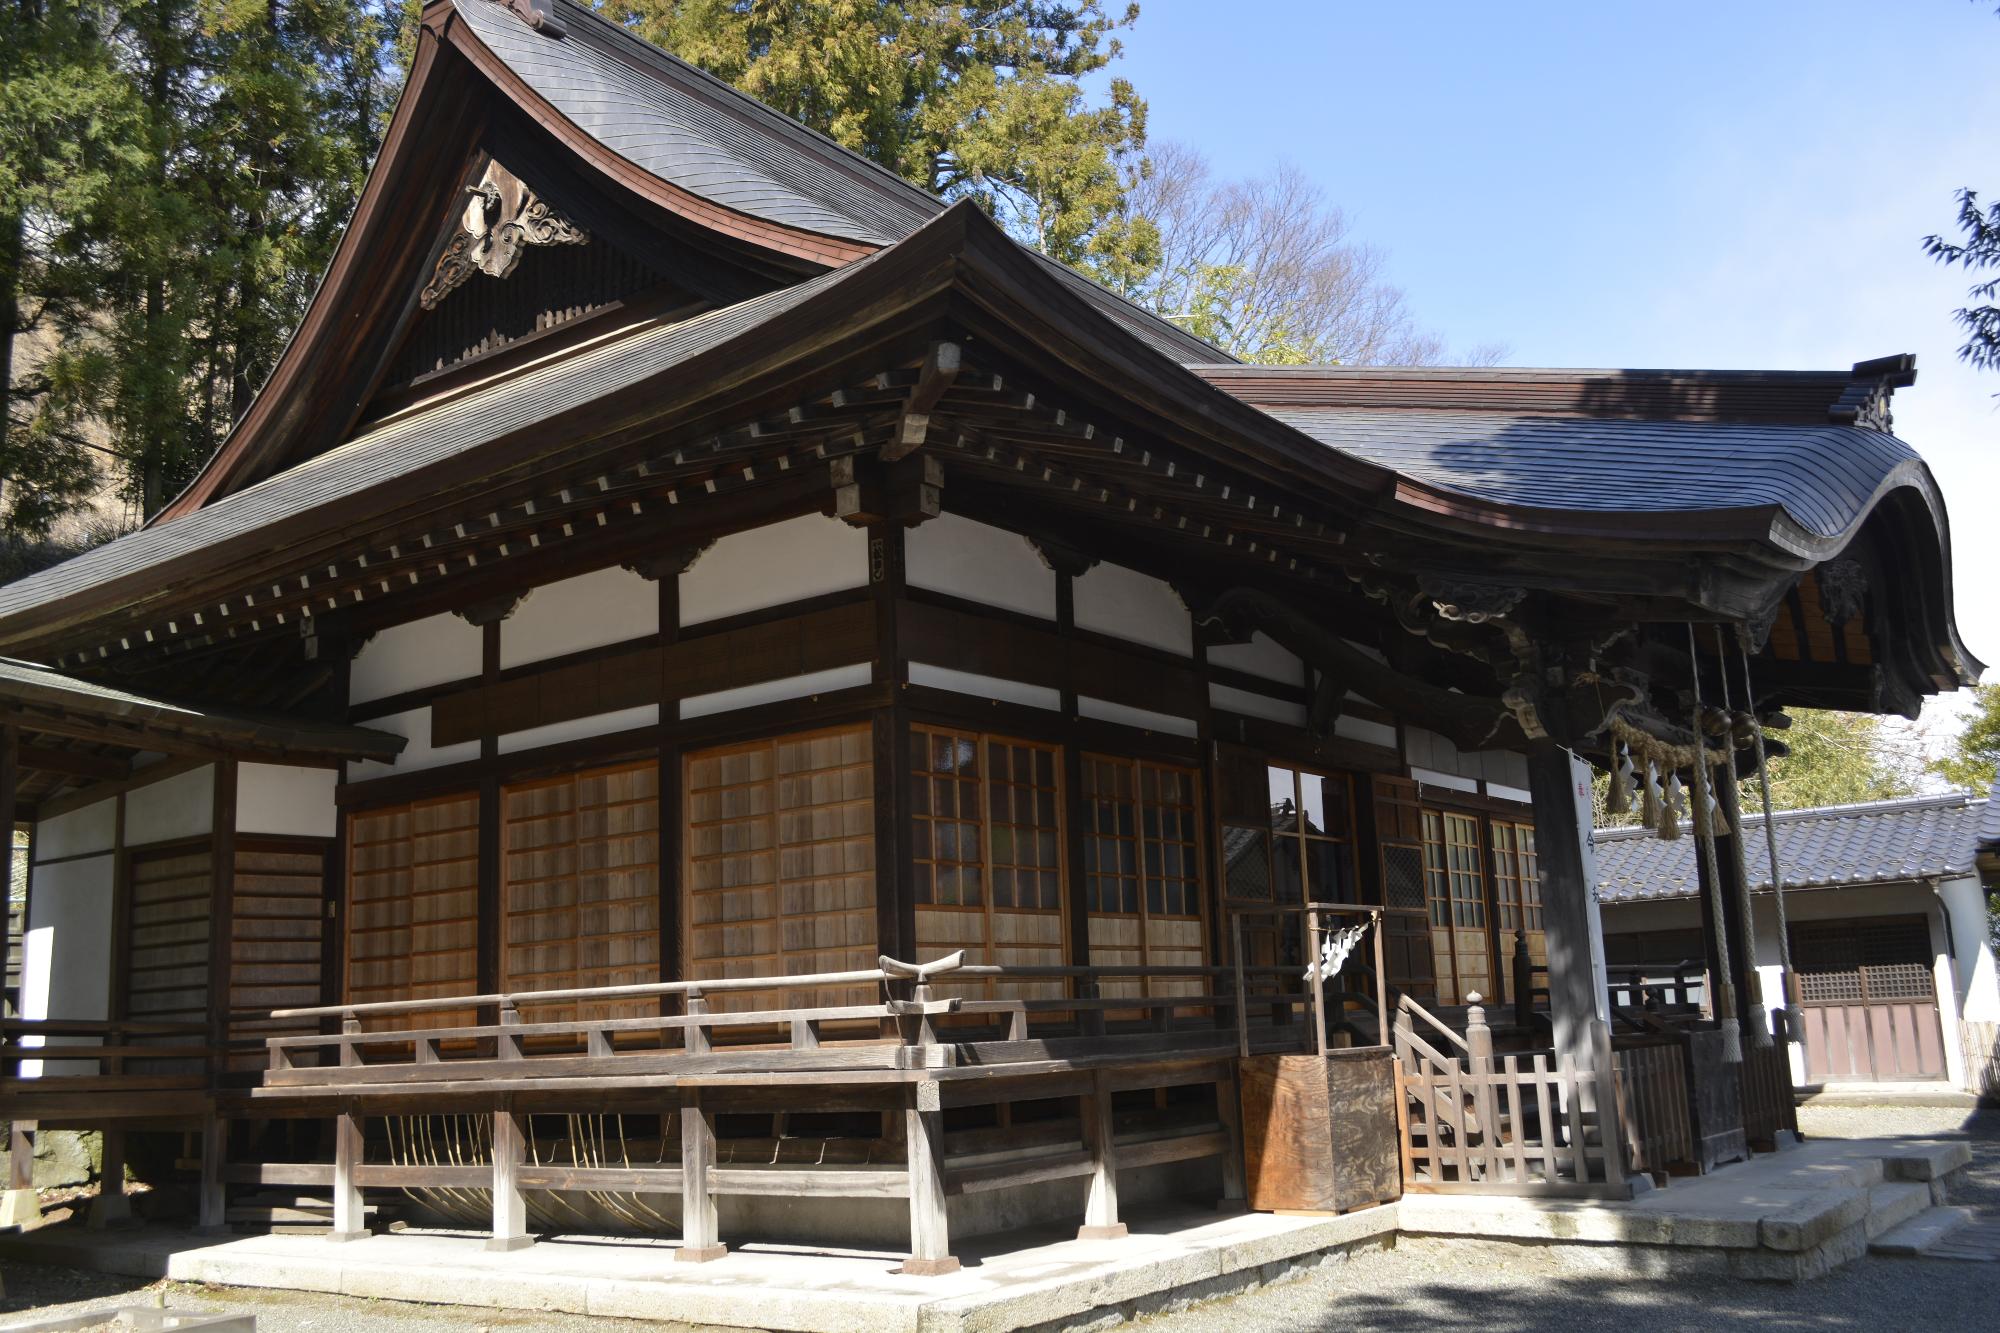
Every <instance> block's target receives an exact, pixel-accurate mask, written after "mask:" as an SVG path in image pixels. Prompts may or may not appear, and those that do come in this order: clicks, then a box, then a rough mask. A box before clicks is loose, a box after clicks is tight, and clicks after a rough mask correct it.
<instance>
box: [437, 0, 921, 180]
mask: <svg viewBox="0 0 2000 1333" xmlns="http://www.w3.org/2000/svg"><path fill="white" fill-rule="evenodd" d="M453 2H454V3H455V4H466V3H478V2H480V0H453ZM484 2H485V3H490V4H498V5H500V6H501V7H502V8H507V7H508V6H507V4H506V0H484ZM553 3H555V4H556V5H557V6H558V7H560V8H561V9H562V10H563V12H564V20H565V22H569V21H571V20H581V21H582V26H583V27H584V28H586V29H590V30H594V31H595V32H596V33H597V34H598V35H599V37H601V38H605V39H608V41H600V42H599V43H597V44H598V45H600V46H606V47H609V48H614V49H610V50H608V54H610V55H612V56H614V57H619V58H624V57H627V56H637V57H638V58H639V59H640V60H641V61H645V62H649V63H652V62H658V61H662V60H664V61H665V62H667V63H668V64H669V65H670V66H672V67H673V68H674V69H675V70H676V71H678V72H681V73H685V74H688V75H691V76H693V78H694V80H695V82H696V83H697V84H699V85H700V90H701V91H703V92H706V93H709V94H712V95H713V96H714V97H715V98H716V99H717V100H719V101H721V102H724V103H726V104H727V108H728V109H729V110H732V111H735V112H738V113H739V114H743V115H745V116H746V117H747V118H749V119H752V120H755V121H757V122H758V123H759V124H761V125H764V126H766V127H768V128H770V129H772V130H773V131H775V132H776V133H778V134H781V135H783V136H785V137H787V138H790V139H795V140H797V139H802V140H804V141H806V142H807V143H810V144H812V145H813V146H815V147H817V148H822V149H828V150H831V152H832V153H833V155H834V157H835V159H836V160H837V161H838V162H839V164H840V165H842V166H845V167H850V168H859V169H860V170H859V171H858V173H857V174H859V175H861V176H863V177H866V178H868V179H869V180H872V181H874V182H876V183H879V184H886V185H890V186H893V187H895V188H896V189H897V190H898V191H900V192H901V193H903V194H905V195H908V196H909V197H911V198H913V199H917V200H921V201H922V202H924V203H925V204H927V205H930V206H931V207H933V208H935V209H938V210H939V211H942V210H943V209H944V208H945V207H947V206H948V205H947V204H946V203H945V201H944V200H942V199H940V198H938V197H937V196H936V195H934V194H932V193H931V192H930V191H928V190H926V189H923V188H922V187H921V186H918V185H916V184H913V183H912V182H910V181H908V180H905V179H904V178H903V177H901V176H899V175H897V174H896V173H895V172H893V171H891V170H890V169H889V168H887V167H885V166H883V165H882V164H881V163H880V162H877V161H875V160H874V159H873V158H871V157H868V156H867V155H866V154H863V153H858V152H856V151H854V150H853V149H852V148H849V147H848V146H847V145H846V144H843V143H841V142H840V141H839V140H838V139H835V138H833V137H832V136H831V135H828V134H824V133H822V132H820V131H819V130H816V129H814V128H813V127H812V126H810V125H808V124H806V123H805V122H804V121H801V120H797V119H795V118H793V117H791V116H788V115H786V114H785V113H784V112H782V111H780V110H778V109H777V108H776V107H774V106H771V105H769V104H768V103H766V102H763V101H761V100H759V99H758V98H756V97H753V96H751V95H750V94H749V93H746V92H744V91H743V90H742V89H741V88H738V87H736V86H735V85H734V84H732V83H730V82H729V81H728V80H726V79H722V78H718V77H716V76H715V75H713V74H711V73H709V72H708V71H707V70H705V69H703V68H702V67H701V66H699V65H697V64H695V63H694V62H693V61H691V60H688V59H686V58H684V57H682V56H679V55H676V54H675V53H674V52H672V51H669V50H667V49H666V48H665V47H663V46H659V45H656V44H655V43H653V42H649V41H647V40H646V39H645V38H643V37H641V36H639V34H637V33H635V32H633V31H632V30H631V29H630V28H627V27H625V26H624V25H623V24H621V23H615V22H613V21H612V20H610V19H608V18H606V17H604V15H602V14H600V13H598V12H597V11H596V10H595V9H592V8H590V7H589V6H587V5H583V4H579V3H577V0H553ZM558 40H562V39H558ZM628 63H629V62H628Z"/></svg>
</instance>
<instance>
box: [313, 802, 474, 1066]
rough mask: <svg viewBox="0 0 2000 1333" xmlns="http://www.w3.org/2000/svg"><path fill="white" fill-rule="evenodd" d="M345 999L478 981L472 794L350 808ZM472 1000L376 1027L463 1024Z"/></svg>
mask: <svg viewBox="0 0 2000 1333" xmlns="http://www.w3.org/2000/svg"><path fill="white" fill-rule="evenodd" d="M347 826H348V849H347V865H348V880H347V970H346V978H347V1000H348V1002H349V1003H354V1004H366V1003H369V1002H371V1001H376V1000H418V999H429V998H433V997H443V996H453V995H473V994H476V993H477V991H478V984H479V797H478V795H477V794H475V793H472V792H467V793H465V794H463V795H456V796H441V797H436V798H434V799H431V800H424V801H415V802H411V803H410V804H407V805H392V806H380V807H377V808H375V809H373V810H362V811H356V812H355V813H354V814H353V815H352V816H350V817H349V819H348V821H347ZM473 1017H474V1013H473V1010H472V1009H470V1008H466V1009H463V1010H456V1009H454V1010H447V1011H440V1012H436V1013H427V1014H420V1015H413V1016H410V1017H407V1018H404V1019H401V1020H396V1021H380V1020H378V1021H377V1023H376V1024H375V1025H376V1026H380V1027H384V1028H388V1027H406V1028H407V1027H443V1026H447V1025H449V1024H454V1023H470V1022H471V1021H472V1020H473Z"/></svg>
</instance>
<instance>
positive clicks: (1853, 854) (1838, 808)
mask: <svg viewBox="0 0 2000 1333" xmlns="http://www.w3.org/2000/svg"><path fill="white" fill-rule="evenodd" d="M1993 804H1994V803H1993V802H1990V801H1988V800H1987V799H1986V798H1985V797H1974V796H1967V795H1966V794H1965V793H1963V792H1952V793H1950V794H1948V795H1944V796H1915V797H1908V798H1905V799H1902V800H1894V801H1871V802H1868V803H1866V804H1862V805H1832V806H1823V807H1821V808H1819V809H1815V810H1781V811H1779V812H1778V813H1777V814H1776V815H1775V816H1774V823H1773V827H1774V828H1775V829H1776V830H1777V835H1778V838H1777V841H1778V866H1779V869H1780V871H1781V872H1782V873H1783V875H1784V879H1785V887H1786V888H1788V889H1792V888H1824V887H1831V886H1835V885H1845V884H1886V883H1898V882H1901V881H1905V880H1912V879H1919V878H1923V877H1926V876H1932V875H1963V874H1970V873H1971V872H1972V868H1973V858H1974V855H1975V853H1976V850H1977V846H1978V841H1979V835H1980V825H1981V821H1982V820H1985V819H1987V818H1988V817H1989V811H1990V809H1991V807H1992V805H1993ZM1743 823H1744V832H1745V834H1746V835H1748V836H1747V841H1746V843H1745V847H1744V850H1745V852H1746V857H1745V865H1746V867H1747V869H1748V872H1749V878H1750V883H1751V886H1752V888H1754V889H1758V890H1768V889H1769V888H1770V887H1771V869H1770V859H1769V855H1768V853H1767V852H1766V851H1765V843H1764V834H1763V829H1764V817H1763V816H1762V815H1746V816H1745V817H1744V820H1743ZM1685 827H1686V826H1685V825H1684V826H1683V829H1684V830H1685ZM1594 842H1595V846H1596V859H1597V896H1598V899H1599V900H1600V901H1602V902H1605V903H1620V902H1640V901H1645V900H1648V899H1657V898H1691V897H1694V896H1695V895H1696V894H1697V893H1698V892H1700V887H1699V882H1698V880H1697V876H1696V870H1695V857H1696V855H1697V854H1698V844H1697V843H1696V841H1695V839H1694V837H1693V835H1692V834H1691V833H1689V834H1688V835H1687V836H1684V837H1681V838H1678V839H1676V840H1674V841H1673V842H1662V841H1661V840H1660V839H1659V838H1658V836H1656V835H1655V834H1654V832H1653V831H1652V830H1651V829H1648V828H1640V827H1633V828H1605V829H1598V830H1597V832H1596V835H1595V838H1594Z"/></svg>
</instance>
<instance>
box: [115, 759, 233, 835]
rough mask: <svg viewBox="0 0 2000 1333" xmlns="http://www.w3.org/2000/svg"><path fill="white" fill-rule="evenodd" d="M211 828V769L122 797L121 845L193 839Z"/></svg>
mask: <svg viewBox="0 0 2000 1333" xmlns="http://www.w3.org/2000/svg"><path fill="white" fill-rule="evenodd" d="M214 826H215V765H213V764H204V765H203V766H202V767H200V768H197V769H194V770H192V771H191V772H187V773H178V774H175V775H174V776H173V777H170V778H163V779H161V780H160V781H158V782H155V783H152V784H150V785H148V786H144V787H138V788H135V789H134V790H132V791H128V792H126V793H125V845H126V846H127V847H142V846H144V845H145V844H147V843H149V842H167V841H169V840H171V839H174V838H193V837H199V836H201V835H202V834H205V833H207V832H208V831H209V830H210V829H211V828H213V827H214Z"/></svg>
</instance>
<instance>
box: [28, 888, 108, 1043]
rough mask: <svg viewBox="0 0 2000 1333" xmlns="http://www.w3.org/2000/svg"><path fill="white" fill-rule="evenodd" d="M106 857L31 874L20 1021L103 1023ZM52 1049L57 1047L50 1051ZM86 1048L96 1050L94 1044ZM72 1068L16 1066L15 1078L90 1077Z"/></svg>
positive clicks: (105, 1014) (105, 1005)
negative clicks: (18, 1072) (19, 1075)
mask: <svg viewBox="0 0 2000 1333" xmlns="http://www.w3.org/2000/svg"><path fill="white" fill-rule="evenodd" d="M116 860H117V858H116V857H113V856H92V857H86V858H84V859H82V860H77V861H63V862H60V863H58V864H56V865H41V866H36V867H35V873H34V883H33V885H32V886H31V891H30V892H29V894H28V923H27V931H26V934H25V935H24V936H23V938H22V977H21V1015H22V1017H24V1018H70V1019H88V1018H107V1017H109V1016H110V1006H111V897H112V883H113V880H114V876H115V863H116ZM58 1044H60V1043H58ZM89 1044H91V1045H99V1044H101V1043H99V1042H98V1041H97V1040H96V1039H95V1038H91V1039H90V1040H89ZM96 1071H97V1066H96V1065H94V1064H90V1063H84V1062H78V1061H53V1060H52V1061H49V1062H48V1063H47V1064H46V1066H44V1065H43V1064H42V1063H41V1062H38V1061H23V1062H22V1066H21V1073H22V1076H23V1077H27V1078H33V1077H36V1076H38V1075H41V1074H45V1073H46V1074H52V1075H53V1074H91V1073H95V1072H96Z"/></svg>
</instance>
